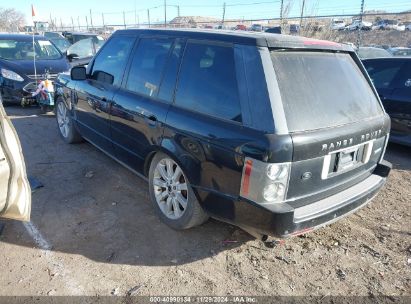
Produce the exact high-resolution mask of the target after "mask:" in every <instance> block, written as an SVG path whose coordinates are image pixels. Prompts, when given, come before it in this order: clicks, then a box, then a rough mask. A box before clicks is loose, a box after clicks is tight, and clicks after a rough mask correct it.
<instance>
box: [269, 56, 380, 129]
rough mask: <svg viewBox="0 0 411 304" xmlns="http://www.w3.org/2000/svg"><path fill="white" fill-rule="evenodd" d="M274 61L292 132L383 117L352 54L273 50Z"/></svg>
mask: <svg viewBox="0 0 411 304" xmlns="http://www.w3.org/2000/svg"><path fill="white" fill-rule="evenodd" d="M271 58H272V61H273V65H274V70H275V72H276V76H277V80H278V85H279V88H280V94H281V97H282V101H283V107H284V111H285V115H286V118H287V125H288V129H289V130H290V131H291V132H295V131H306V130H313V129H321V128H326V127H334V126H340V125H344V124H348V123H353V122H358V121H361V120H364V119H369V118H373V117H376V116H379V115H382V108H381V106H380V104H379V102H378V100H377V98H376V96H375V94H374V92H373V90H372V88H371V86H370V85H369V83H368V82H367V80H366V78H365V77H364V75H363V74H362V72H361V70H360V69H359V67H358V66H357V64H356V63H355V62H354V60H353V59H352V58H351V56H350V55H349V54H343V53H340V54H338V53H324V52H321V53H320V52H290V51H289V52H284V51H273V52H271Z"/></svg>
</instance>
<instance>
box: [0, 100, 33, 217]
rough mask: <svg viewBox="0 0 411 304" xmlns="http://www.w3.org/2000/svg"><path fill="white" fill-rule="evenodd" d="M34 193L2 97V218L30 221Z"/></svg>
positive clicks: (0, 139)
mask: <svg viewBox="0 0 411 304" xmlns="http://www.w3.org/2000/svg"><path fill="white" fill-rule="evenodd" d="M30 211H31V189H30V184H29V182H28V179H27V175H26V165H25V163H24V157H23V153H22V150H21V145H20V141H19V138H18V136H17V133H16V130H15V129H14V127H13V125H12V123H11V121H10V119H9V118H8V117H7V115H6V112H5V111H4V108H3V105H2V102H1V97H0V217H2V218H9V219H15V220H22V221H29V220H30Z"/></svg>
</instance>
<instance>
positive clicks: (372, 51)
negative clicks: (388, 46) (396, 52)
mask: <svg viewBox="0 0 411 304" xmlns="http://www.w3.org/2000/svg"><path fill="white" fill-rule="evenodd" d="M357 54H358V57H360V58H361V59H367V58H378V57H392V55H391V54H390V53H389V52H388V51H386V50H384V49H380V48H372V47H369V48H367V47H360V48H359V49H358V51H357Z"/></svg>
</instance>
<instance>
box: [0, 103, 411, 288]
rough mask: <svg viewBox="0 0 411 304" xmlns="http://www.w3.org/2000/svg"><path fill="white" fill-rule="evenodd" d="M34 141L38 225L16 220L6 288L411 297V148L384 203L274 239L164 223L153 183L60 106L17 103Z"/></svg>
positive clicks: (0, 283)
mask: <svg viewBox="0 0 411 304" xmlns="http://www.w3.org/2000/svg"><path fill="white" fill-rule="evenodd" d="M6 111H7V112H8V114H9V115H10V116H11V118H12V120H13V123H14V125H15V127H16V129H17V132H18V134H19V136H20V140H21V142H22V146H23V151H24V155H25V159H26V164H27V169H28V174H29V175H30V176H32V177H35V178H37V179H38V180H39V181H41V182H42V183H43V184H44V187H43V188H40V189H38V190H36V192H35V193H33V209H32V221H31V223H24V224H23V223H20V222H15V221H5V222H4V223H5V224H6V225H5V228H4V231H3V233H2V235H1V236H0V269H1V273H0V296H4V295H13V296H17V295H101V296H104V295H110V294H112V295H119V296H120V295H125V294H127V293H131V294H132V295H192V296H194V295H320V296H327V295H350V296H356V295H363V296H367V295H376V296H378V295H389V296H396V295H408V296H410V295H411V208H410V202H411V153H410V149H409V148H406V147H402V146H397V145H389V147H388V150H387V154H386V158H387V159H388V160H389V161H391V162H392V163H393V164H394V168H395V169H394V170H393V172H392V174H391V176H390V178H389V182H388V184H387V185H386V186H385V187H384V189H383V190H382V191H381V193H380V194H379V195H378V196H377V197H376V198H375V199H374V201H373V203H372V204H370V205H368V206H367V207H365V208H363V209H362V210H360V211H358V212H357V213H355V214H353V215H351V216H349V217H347V218H345V219H343V220H341V221H339V222H337V223H335V224H332V225H330V226H327V227H325V228H322V229H320V230H317V231H315V232H313V233H310V234H307V235H304V236H301V237H296V238H293V239H289V240H286V241H285V243H284V244H279V245H277V246H275V247H274V248H267V247H265V246H264V244H263V243H261V242H259V241H257V240H255V239H253V238H252V237H250V236H249V235H248V234H247V233H245V232H243V231H242V230H240V229H237V228H235V227H233V226H230V225H227V224H224V223H220V222H218V221H215V220H210V221H209V222H208V223H206V224H205V225H203V226H201V227H197V228H195V229H191V230H188V231H184V232H177V231H173V230H171V229H170V228H168V227H167V226H165V225H164V224H162V223H161V222H160V221H159V219H158V218H157V216H156V215H155V213H154V210H153V208H152V207H151V203H150V201H149V196H148V189H147V184H146V182H145V181H143V180H142V179H140V178H139V177H137V176H135V175H134V174H133V173H131V172H129V171H128V170H127V169H125V168H123V167H122V166H121V165H119V164H118V163H116V162H115V161H113V160H111V159H110V158H109V157H107V156H106V155H105V154H103V153H102V152H100V151H98V150H97V149H96V148H94V147H93V146H92V145H90V144H88V143H83V144H78V145H67V144H65V143H64V142H63V141H62V140H61V139H60V137H59V136H58V133H57V126H56V122H55V118H54V116H52V115H46V116H45V115H38V112H39V110H38V109H36V108H30V109H21V108H17V107H10V108H6Z"/></svg>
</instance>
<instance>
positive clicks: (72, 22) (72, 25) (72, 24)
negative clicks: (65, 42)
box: [71, 16, 74, 32]
mask: <svg viewBox="0 0 411 304" xmlns="http://www.w3.org/2000/svg"><path fill="white" fill-rule="evenodd" d="M71 27H72V28H73V32H74V21H73V16H71Z"/></svg>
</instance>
